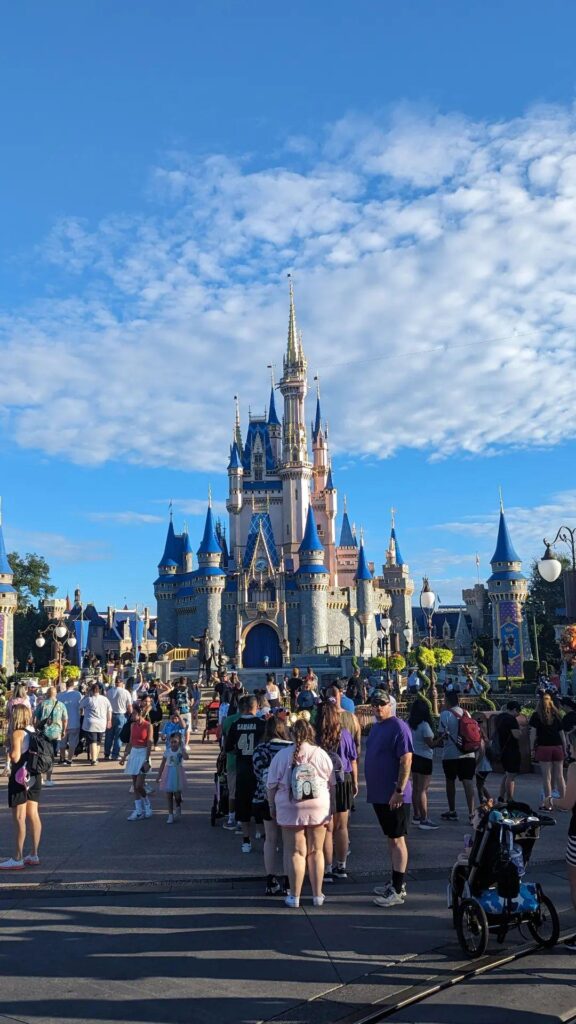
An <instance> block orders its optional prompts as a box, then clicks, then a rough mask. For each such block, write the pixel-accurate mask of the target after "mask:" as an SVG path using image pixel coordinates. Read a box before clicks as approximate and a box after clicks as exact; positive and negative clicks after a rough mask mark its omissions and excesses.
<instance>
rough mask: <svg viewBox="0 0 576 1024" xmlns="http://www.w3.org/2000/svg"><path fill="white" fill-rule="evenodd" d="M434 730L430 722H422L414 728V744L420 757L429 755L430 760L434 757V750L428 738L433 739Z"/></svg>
mask: <svg viewBox="0 0 576 1024" xmlns="http://www.w3.org/2000/svg"><path fill="white" fill-rule="evenodd" d="M433 739H434V732H433V731H432V729H431V728H430V726H429V725H428V722H420V724H419V725H417V726H416V728H415V729H412V746H413V747H414V753H415V754H416V755H417V756H418V757H427V758H428V759H429V760H430V761H431V760H432V758H433V757H434V751H433V750H432V749H431V747H429V746H428V744H427V743H426V740H433Z"/></svg>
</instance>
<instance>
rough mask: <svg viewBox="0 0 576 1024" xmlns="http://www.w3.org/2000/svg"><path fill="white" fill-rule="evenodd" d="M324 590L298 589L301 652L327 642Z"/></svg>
mask: <svg viewBox="0 0 576 1024" xmlns="http://www.w3.org/2000/svg"><path fill="white" fill-rule="evenodd" d="M326 597H327V595H326V591H325V590H301V591H300V647H301V653H302V654H308V653H309V652H310V653H312V651H313V649H314V648H315V647H325V646H326V644H327V643H328V612H327V607H326Z"/></svg>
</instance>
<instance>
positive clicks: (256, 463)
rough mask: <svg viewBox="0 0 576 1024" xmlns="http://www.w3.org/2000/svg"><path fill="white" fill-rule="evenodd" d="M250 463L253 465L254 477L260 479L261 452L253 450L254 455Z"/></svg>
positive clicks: (261, 468)
mask: <svg viewBox="0 0 576 1024" xmlns="http://www.w3.org/2000/svg"><path fill="white" fill-rule="evenodd" d="M252 464H253V466H254V479H255V480H261V479H262V476H263V455H262V452H254V455H253V456H252Z"/></svg>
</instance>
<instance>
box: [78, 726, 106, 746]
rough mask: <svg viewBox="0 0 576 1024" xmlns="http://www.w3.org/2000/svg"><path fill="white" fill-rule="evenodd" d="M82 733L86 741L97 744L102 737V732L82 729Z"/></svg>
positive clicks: (100, 741)
mask: <svg viewBox="0 0 576 1024" xmlns="http://www.w3.org/2000/svg"><path fill="white" fill-rule="evenodd" d="M82 735H83V736H85V737H86V742H87V743H97V744H98V746H100V744H101V743H102V740H103V739H104V733H103V732H85V731H84V729H83V730H82Z"/></svg>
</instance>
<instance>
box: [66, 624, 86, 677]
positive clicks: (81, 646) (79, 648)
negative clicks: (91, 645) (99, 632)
mask: <svg viewBox="0 0 576 1024" xmlns="http://www.w3.org/2000/svg"><path fill="white" fill-rule="evenodd" d="M73 625H74V635H75V637H76V647H75V648H74V649H73V650H72V651H70V654H71V660H72V661H73V662H74V664H75V665H78V667H79V668H82V662H83V660H84V655H85V654H86V651H87V650H88V632H89V630H90V620H89V619H75V620H74V623H73Z"/></svg>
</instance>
